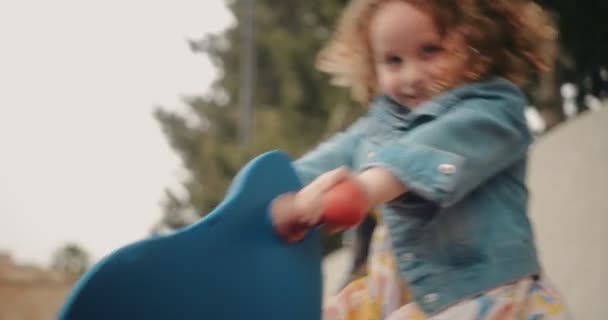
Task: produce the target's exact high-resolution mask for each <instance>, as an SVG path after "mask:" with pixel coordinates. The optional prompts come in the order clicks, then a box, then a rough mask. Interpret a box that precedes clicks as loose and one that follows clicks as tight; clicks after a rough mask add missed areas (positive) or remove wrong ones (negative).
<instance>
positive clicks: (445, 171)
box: [439, 163, 456, 175]
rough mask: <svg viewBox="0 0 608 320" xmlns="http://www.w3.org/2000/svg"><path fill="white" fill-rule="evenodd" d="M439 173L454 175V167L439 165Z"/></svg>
mask: <svg viewBox="0 0 608 320" xmlns="http://www.w3.org/2000/svg"><path fill="white" fill-rule="evenodd" d="M439 172H441V173H443V174H448V175H449V174H454V173H456V167H455V166H454V165H452V164H447V163H444V164H441V165H439Z"/></svg>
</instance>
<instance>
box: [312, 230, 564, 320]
mask: <svg viewBox="0 0 608 320" xmlns="http://www.w3.org/2000/svg"><path fill="white" fill-rule="evenodd" d="M367 268H368V270H367V276H365V277H363V278H360V279H357V280H355V281H353V282H351V283H350V284H349V285H347V286H346V287H345V288H344V289H342V291H341V292H340V293H338V294H337V295H336V296H334V297H333V298H332V299H330V300H329V302H328V304H327V305H326V306H325V308H324V310H323V320H376V319H388V320H424V319H428V320H448V319H450V320H452V319H458V320H469V319H470V320H473V319H475V320H502V319H505V320H506V319H518V320H519V319H525V320H537V319H545V320H557V319H560V320H561V319H570V316H569V314H568V311H567V309H566V307H565V305H564V304H563V302H562V301H561V298H560V296H559V294H558V293H557V292H556V291H555V290H554V289H553V288H552V287H551V285H550V284H548V283H547V281H546V280H545V279H542V278H541V279H533V278H525V279H522V280H519V281H517V282H515V283H511V284H508V285H505V286H501V287H498V288H496V289H493V290H491V291H488V292H485V293H483V294H481V295H478V296H476V297H474V298H470V299H466V300H463V301H461V302H459V303H457V304H454V305H452V306H451V307H449V308H447V309H444V310H443V311H441V312H439V313H438V314H435V315H433V316H430V317H429V316H426V315H425V314H424V313H423V312H422V311H421V309H420V308H419V307H418V306H417V305H416V303H415V302H413V298H412V296H411V294H410V292H409V291H408V289H407V285H406V284H405V283H404V282H403V281H402V280H401V278H400V276H399V273H398V267H397V261H396V260H395V257H394V255H393V252H392V249H391V241H390V238H389V234H388V229H387V228H386V226H385V225H383V224H382V223H379V224H378V226H377V227H376V230H375V231H374V235H373V237H372V242H371V248H370V257H369V259H368V265H367Z"/></svg>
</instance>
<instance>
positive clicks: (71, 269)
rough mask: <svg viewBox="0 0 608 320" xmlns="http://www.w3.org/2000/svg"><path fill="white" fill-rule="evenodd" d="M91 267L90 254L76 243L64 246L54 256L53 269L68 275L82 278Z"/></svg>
mask: <svg viewBox="0 0 608 320" xmlns="http://www.w3.org/2000/svg"><path fill="white" fill-rule="evenodd" d="M89 265H90V257H89V254H88V253H87V252H86V251H85V250H84V249H83V248H81V247H80V246H79V245H77V244H74V243H69V244H66V245H64V246H63V247H61V248H59V249H58V250H57V251H56V252H55V254H54V255H53V261H52V268H53V269H54V270H58V271H61V272H63V273H65V274H68V275H74V276H80V275H82V274H83V273H84V272H85V271H86V270H87V269H88V268H89Z"/></svg>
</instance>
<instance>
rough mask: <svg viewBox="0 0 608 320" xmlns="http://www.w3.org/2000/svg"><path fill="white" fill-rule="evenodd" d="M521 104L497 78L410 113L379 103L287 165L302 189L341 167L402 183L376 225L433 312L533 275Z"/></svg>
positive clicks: (428, 310)
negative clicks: (383, 172) (381, 171)
mask: <svg viewBox="0 0 608 320" xmlns="http://www.w3.org/2000/svg"><path fill="white" fill-rule="evenodd" d="M525 104H526V101H525V98H524V96H523V94H522V92H521V91H520V90H519V88H518V87H516V86H515V85H514V84H513V83H511V82H509V81H508V80H506V79H503V78H492V79H489V80H486V81H484V82H477V83H472V84H466V85H463V86H460V87H458V88H455V89H452V90H450V91H448V92H446V93H444V94H442V95H440V96H438V97H436V98H434V99H432V100H431V101H428V102H425V103H423V104H422V105H420V106H418V107H416V108H415V109H413V110H412V111H410V109H408V108H406V107H403V106H400V105H399V104H397V103H396V102H395V101H393V100H391V99H390V98H388V97H378V98H376V99H375V100H374V101H373V103H372V105H371V106H370V110H369V112H368V113H367V115H365V116H364V117H362V118H360V119H359V120H358V121H356V122H355V123H354V124H353V125H352V126H351V127H350V128H348V129H347V130H345V131H344V132H341V133H339V134H337V135H335V136H334V137H332V138H330V139H329V140H328V141H326V142H324V143H322V144H321V145H319V146H318V147H317V148H316V149H315V150H312V151H311V152H308V153H307V154H305V155H304V156H303V157H302V158H300V159H298V160H296V161H295V162H294V167H295V169H296V171H297V172H298V175H299V176H300V178H301V180H302V181H303V183H304V184H306V183H308V182H310V181H311V180H313V179H314V178H316V177H317V176H319V175H320V174H322V173H324V172H326V171H329V170H332V169H335V168H337V167H339V166H343V165H344V166H348V167H350V168H351V169H352V170H355V171H362V170H365V169H367V168H370V167H376V166H378V167H383V168H386V169H388V170H390V171H391V172H392V173H393V174H394V175H395V176H396V177H397V178H399V179H400V180H401V181H402V182H403V184H404V185H405V186H407V189H408V190H409V192H407V193H405V194H404V195H402V196H401V197H399V198H397V199H395V200H393V201H391V202H389V203H386V204H385V205H383V208H382V209H383V210H382V220H383V222H384V223H385V224H386V225H387V227H388V229H389V233H390V237H391V241H392V244H393V251H394V253H395V255H396V257H397V262H398V267H399V272H400V275H401V277H402V278H403V279H404V280H405V281H406V282H407V283H408V285H409V287H410V289H411V290H412V293H413V294H414V297H415V299H416V302H417V303H418V304H419V306H420V307H421V308H422V309H423V310H424V311H425V312H426V313H427V314H434V313H436V312H438V311H440V310H442V309H444V308H446V307H448V306H450V305H452V304H454V303H457V302H458V301H460V300H463V299H466V298H470V297H473V296H475V295H477V294H480V293H482V292H485V291H488V290H491V289H493V288H496V287H498V286H501V285H504V284H507V283H509V282H512V281H515V280H518V279H521V278H523V277H526V276H530V275H536V274H538V273H540V266H539V262H538V258H537V253H536V248H535V244H534V236H533V232H532V228H531V225H530V222H529V220H528V215H527V202H528V192H527V189H526V185H525V177H526V162H527V161H526V158H527V151H528V147H529V145H530V143H531V142H532V136H531V134H530V133H529V131H528V128H527V125H526V120H525V116H524V106H525Z"/></svg>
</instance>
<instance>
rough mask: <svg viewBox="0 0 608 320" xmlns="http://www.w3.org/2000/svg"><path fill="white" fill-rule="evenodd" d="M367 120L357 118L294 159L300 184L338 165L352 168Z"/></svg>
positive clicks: (305, 183)
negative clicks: (343, 129) (347, 126)
mask: <svg viewBox="0 0 608 320" xmlns="http://www.w3.org/2000/svg"><path fill="white" fill-rule="evenodd" d="M368 121H369V120H368V119H367V118H365V117H364V118H361V119H359V120H357V121H356V122H355V123H354V124H352V125H351V126H350V127H349V128H348V129H346V130H345V131H343V132H340V133H337V134H336V135H334V136H333V137H331V138H330V139H328V140H327V141H324V142H322V143H321V144H320V145H318V146H317V147H316V148H315V149H313V150H312V151H309V152H307V153H306V154H304V155H303V156H302V157H301V158H299V159H297V160H295V161H294V162H293V166H294V168H295V170H296V173H297V175H298V177H299V178H300V181H301V182H302V184H303V185H307V184H308V183H310V182H311V181H312V180H314V179H315V178H316V177H318V176H320V175H321V174H323V173H325V172H327V171H330V170H333V169H336V168H338V167H340V166H347V167H349V168H351V169H352V168H353V155H354V152H355V150H357V147H358V145H359V141H360V140H361V136H362V135H363V134H364V132H365V129H366V128H367V125H368Z"/></svg>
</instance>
